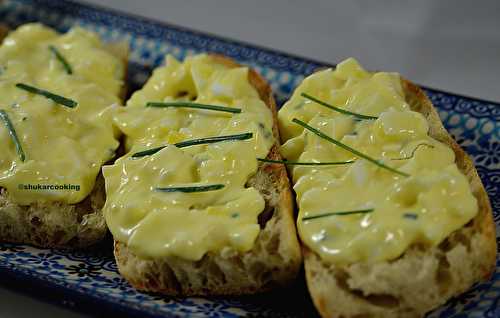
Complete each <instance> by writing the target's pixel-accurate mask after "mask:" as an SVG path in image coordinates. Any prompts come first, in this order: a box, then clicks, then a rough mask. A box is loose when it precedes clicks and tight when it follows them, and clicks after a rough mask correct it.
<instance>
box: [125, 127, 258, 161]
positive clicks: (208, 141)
mask: <svg viewBox="0 0 500 318" xmlns="http://www.w3.org/2000/svg"><path fill="white" fill-rule="evenodd" d="M252 136H253V134H252V133H244V134H237V135H227V136H217V137H208V138H200V139H193V140H186V141H181V142H178V143H176V144H174V146H176V147H177V148H183V147H189V146H194V145H202V144H213V143H216V142H221V141H228V140H247V139H250V138H252ZM165 147H166V146H161V147H156V148H152V149H148V150H144V151H139V152H136V153H134V154H133V155H132V158H139V157H144V156H149V155H153V154H155V153H157V152H158V151H160V150H162V149H163V148H165Z"/></svg>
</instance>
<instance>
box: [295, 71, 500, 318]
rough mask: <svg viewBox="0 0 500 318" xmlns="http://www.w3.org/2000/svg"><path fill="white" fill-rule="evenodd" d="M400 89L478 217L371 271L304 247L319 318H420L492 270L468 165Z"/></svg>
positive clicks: (417, 94) (491, 249) (408, 91)
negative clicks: (444, 150)
mask: <svg viewBox="0 0 500 318" xmlns="http://www.w3.org/2000/svg"><path fill="white" fill-rule="evenodd" d="M402 86H403V90H404V92H405V98H406V101H407V102H408V104H409V105H410V107H411V109H412V110H414V111H417V112H420V113H421V114H422V115H424V116H425V118H426V119H427V121H428V122H429V126H430V131H429V135H430V136H432V137H433V138H435V139H437V140H439V141H441V142H443V143H445V144H447V145H449V146H450V147H451V148H452V149H453V151H454V152H455V156H456V163H457V166H458V168H459V169H460V171H462V172H463V173H464V175H465V176H466V177H467V178H468V180H469V183H470V185H471V189H472V193H473V195H474V196H475V197H476V199H477V201H478V206H479V212H478V214H477V216H476V217H475V218H474V219H473V220H471V221H470V222H469V223H468V224H466V225H465V226H464V227H463V228H461V229H459V230H457V231H455V232H453V233H452V234H451V235H450V236H449V237H448V238H447V239H446V240H445V241H443V242H442V243H441V244H439V245H438V246H435V247H431V248H429V247H424V246H420V245H413V246H411V247H410V248H408V250H407V251H406V252H405V253H404V254H403V255H402V256H401V257H399V258H397V259H395V260H391V261H386V262H382V263H377V264H375V265H370V264H364V263H355V264H351V265H348V266H337V265H333V264H328V263H325V262H323V261H322V260H321V259H320V257H319V256H318V255H317V254H316V253H314V252H313V251H311V250H310V249H308V248H307V247H305V246H304V247H303V252H304V258H305V270H306V278H307V285H308V288H309V292H310V294H311V297H312V299H313V301H314V304H315V306H316V308H317V309H318V311H319V312H320V314H321V316H322V317H344V318H347V317H422V316H424V314H425V313H427V312H429V311H430V310H432V309H434V308H436V307H437V306H439V305H442V304H444V303H445V302H446V301H447V300H448V299H449V298H451V297H453V296H457V295H459V294H461V293H463V292H465V291H466V290H467V289H468V288H470V287H471V286H472V284H474V283H475V282H477V281H480V280H486V279H488V277H489V276H490V275H491V274H492V272H493V271H494V269H495V259H496V240H495V225H494V223H493V216H492V211H491V205H490V203H489V199H488V195H487V194H486V191H485V190H484V187H483V185H482V183H481V180H480V179H479V176H478V174H477V171H476V170H475V168H474V165H473V162H472V160H471V159H470V158H469V156H467V154H466V153H465V152H464V151H463V150H462V149H461V148H460V146H459V145H458V144H457V143H456V142H455V141H454V140H453V139H452V138H451V137H450V135H449V134H448V133H447V131H446V129H445V128H444V127H443V124H442V123H441V120H440V119H439V116H438V114H437V112H436V109H435V108H434V106H433V105H432V103H431V102H430V100H429V99H428V98H427V96H426V95H425V93H424V92H423V91H422V90H421V89H420V88H419V87H417V86H416V85H414V84H412V83H411V82H409V81H407V80H404V79H403V80H402Z"/></svg>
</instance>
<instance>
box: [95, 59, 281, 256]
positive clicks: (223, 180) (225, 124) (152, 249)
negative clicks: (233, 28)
mask: <svg viewBox="0 0 500 318" xmlns="http://www.w3.org/2000/svg"><path fill="white" fill-rule="evenodd" d="M248 76H249V70H248V68H246V67H234V68H230V67H227V66H225V65H223V64H221V63H217V62H215V61H214V59H213V58H212V57H211V56H208V55H196V56H192V57H188V58H186V59H185V61H184V62H182V63H181V62H179V61H177V60H176V59H175V58H173V57H172V56H167V57H166V63H165V66H163V67H160V68H158V69H156V70H155V71H154V73H153V75H152V77H151V78H150V79H149V80H148V82H147V83H146V84H145V86H144V87H143V88H142V89H141V90H140V91H137V92H136V93H134V94H133V96H132V97H131V99H130V100H129V101H128V103H127V106H126V107H124V108H123V109H121V110H119V111H117V112H116V114H115V115H114V122H115V124H116V125H117V127H119V129H120V130H121V131H122V132H123V133H124V135H125V136H126V151H127V154H126V155H125V156H124V157H122V158H120V159H119V160H117V161H116V162H115V164H114V165H111V166H105V167H103V174H104V177H105V181H106V193H107V201H106V204H105V207H104V213H105V217H106V222H107V224H108V226H109V228H110V230H111V232H112V234H113V236H114V238H115V240H118V241H120V242H123V243H125V244H127V246H128V247H129V248H130V249H132V250H133V251H134V253H136V254H137V255H139V256H140V257H143V258H151V257H162V256H175V257H180V258H183V259H187V260H199V259H201V258H202V257H203V255H204V254H205V253H207V252H209V251H213V252H217V251H221V250H223V249H224V248H230V249H232V250H235V251H239V252H245V251H248V250H250V249H251V248H252V246H253V244H254V241H255V239H256V238H257V235H258V234H259V231H260V227H259V224H258V219H257V217H258V215H259V214H260V213H261V212H262V211H263V209H264V207H265V201H264V198H263V197H262V195H261V194H260V193H259V191H258V190H257V189H255V188H253V187H249V186H248V185H247V181H248V179H249V178H250V177H251V176H252V175H254V174H255V173H256V171H257V167H258V161H257V158H265V157H266V156H267V154H268V152H269V150H270V148H271V146H272V145H273V143H274V142H275V141H274V138H273V134H272V126H273V120H272V113H271V111H270V110H269V108H268V107H267V106H266V105H265V103H264V102H263V101H262V100H261V99H260V98H259V94H258V92H257V91H256V89H255V88H254V87H253V86H252V85H251V84H250V82H249V79H248Z"/></svg>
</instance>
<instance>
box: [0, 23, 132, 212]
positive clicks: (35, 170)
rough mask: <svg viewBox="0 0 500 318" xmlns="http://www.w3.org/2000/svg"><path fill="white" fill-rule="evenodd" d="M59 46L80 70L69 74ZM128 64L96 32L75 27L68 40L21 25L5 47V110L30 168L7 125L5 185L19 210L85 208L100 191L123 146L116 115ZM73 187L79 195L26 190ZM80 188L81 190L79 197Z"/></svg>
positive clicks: (0, 58) (2, 157)
mask: <svg viewBox="0 0 500 318" xmlns="http://www.w3.org/2000/svg"><path fill="white" fill-rule="evenodd" d="M50 45H52V46H54V47H56V48H57V50H58V51H59V52H60V53H61V54H62V55H63V56H64V57H65V59H66V60H67V61H68V63H69V64H70V65H71V67H72V69H73V74H72V75H69V74H67V73H66V71H65V69H64V67H63V66H62V64H61V62H60V61H59V60H57V59H56V57H55V56H54V54H53V53H52V52H51V51H50V50H49V46H50ZM123 73H124V66H123V65H122V63H121V61H120V60H119V59H117V58H115V57H113V56H112V55H111V54H110V53H108V52H107V51H105V50H104V48H103V44H102V43H101V42H100V40H99V38H98V36H97V35H96V34H94V33H91V32H88V31H85V30H83V29H81V28H74V29H72V30H70V31H69V32H68V33H66V34H64V35H60V34H58V33H57V32H55V31H53V30H52V29H50V28H48V27H45V26H42V25H40V24H27V25H24V26H21V27H20V28H18V29H17V30H15V31H13V32H12V33H10V34H9V35H8V37H6V38H5V39H4V41H3V43H2V45H1V47H0V109H3V110H5V111H6V112H7V114H8V116H9V118H10V119H11V121H12V124H13V126H14V128H15V130H16V132H17V135H18V136H19V139H20V142H21V145H22V148H23V150H24V152H25V154H26V160H25V161H24V162H22V161H21V160H20V158H19V156H18V154H17V153H16V149H15V145H14V143H13V142H12V139H11V137H10V136H9V134H8V131H7V129H6V128H5V125H4V124H3V123H0V145H2V151H1V152H0V187H2V188H6V189H7V191H8V192H9V195H10V196H11V199H13V200H15V201H16V202H17V203H19V204H30V203H33V202H36V201H60V202H66V203H77V202H79V201H81V200H83V199H84V198H85V197H86V196H87V195H88V194H89V193H90V191H91V190H92V188H93V187H94V183H95V178H96V176H97V174H98V173H99V171H100V168H101V165H102V164H103V163H105V162H106V161H108V160H109V159H111V158H112V157H113V156H114V151H115V149H116V148H117V147H118V144H119V143H118V141H117V139H116V138H115V136H114V131H113V126H112V123H111V116H110V115H109V113H110V112H109V110H110V107H111V106H112V105H117V104H119V98H118V95H119V93H120V90H121V87H122V84H123V83H122V82H121V80H120V79H121V78H122V77H123ZM16 83H25V84H28V85H32V86H35V87H38V88H42V89H45V90H47V91H50V92H52V93H55V94H57V95H61V96H64V97H66V98H70V99H72V100H74V101H77V102H78V106H77V107H76V108H68V107H65V106H62V105H59V104H56V103H55V102H53V101H51V100H49V99H47V98H45V97H43V96H40V95H36V94H32V93H29V92H27V91H25V90H22V89H19V88H17V87H16V86H15V85H16ZM23 185H25V186H28V185H31V186H35V187H36V186H37V185H41V186H61V187H62V186H64V185H68V186H69V185H73V186H74V187H73V189H72V190H67V189H66V190H64V189H53V190H50V189H45V190H40V189H38V190H36V189H31V190H30V189H26V188H23ZM76 189H79V191H77V190H76Z"/></svg>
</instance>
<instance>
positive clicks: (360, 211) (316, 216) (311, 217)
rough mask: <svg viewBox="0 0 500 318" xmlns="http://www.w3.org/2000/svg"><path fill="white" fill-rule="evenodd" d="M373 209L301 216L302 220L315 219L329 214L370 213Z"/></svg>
mask: <svg viewBox="0 0 500 318" xmlns="http://www.w3.org/2000/svg"><path fill="white" fill-rule="evenodd" d="M373 211H375V209H363V210H352V211H340V212H329V213H322V214H317V215H312V216H306V217H303V218H302V221H309V220H315V219H319V218H324V217H329V216H335V215H338V216H342V215H351V214H366V213H372V212H373Z"/></svg>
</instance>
